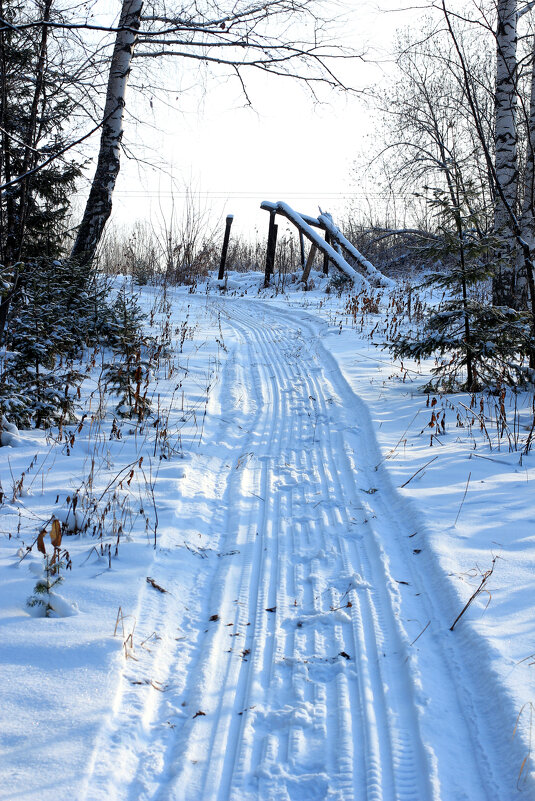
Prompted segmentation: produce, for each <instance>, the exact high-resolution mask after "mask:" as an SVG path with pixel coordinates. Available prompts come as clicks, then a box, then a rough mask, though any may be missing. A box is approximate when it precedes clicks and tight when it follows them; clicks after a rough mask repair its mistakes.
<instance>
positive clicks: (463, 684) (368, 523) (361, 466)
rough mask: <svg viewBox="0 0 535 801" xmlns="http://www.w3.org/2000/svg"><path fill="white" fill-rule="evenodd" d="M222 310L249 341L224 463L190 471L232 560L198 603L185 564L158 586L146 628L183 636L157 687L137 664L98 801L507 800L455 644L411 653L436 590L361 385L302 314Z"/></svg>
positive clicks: (168, 654)
mask: <svg viewBox="0 0 535 801" xmlns="http://www.w3.org/2000/svg"><path fill="white" fill-rule="evenodd" d="M218 305H219V308H220V311H221V315H222V318H223V319H226V325H227V326H229V327H230V328H232V329H233V330H234V332H235V333H236V335H237V337H238V340H239V343H240V344H239V346H238V347H236V348H235V349H234V350H233V352H232V353H231V354H230V356H229V358H228V361H227V365H226V368H225V371H224V377H223V385H222V389H221V396H220V402H221V420H220V428H219V430H218V432H217V436H218V439H219V443H220V445H219V447H220V450H221V452H222V454H223V455H222V456H221V458H220V459H219V461H218V460H217V459H212V460H211V462H210V465H209V466H208V467H207V468H206V469H203V466H202V463H199V464H194V465H192V466H191V467H190V468H189V469H190V475H189V476H188V481H189V486H193V487H195V488H196V493H197V494H196V495H195V504H196V505H197V508H198V507H199V503H200V500H202V498H201V497H200V496H203V497H204V506H205V508H206V509H207V510H208V513H207V514H204V515H202V514H200V513H199V531H200V534H201V535H202V534H203V533H204V532H203V530H202V526H203V525H204V526H205V527H206V532H207V533H209V534H210V535H211V536H214V535H217V536H218V537H219V541H218V549H219V556H218V558H213V559H211V560H209V559H204V560H202V559H200V560H199V573H198V576H197V578H196V582H197V583H196V593H193V592H192V593H190V596H191V597H185V598H184V597H182V596H181V588H180V587H174V586H172V585H170V584H169V582H170V581H172V559H170V562H169V564H168V566H167V568H166V570H167V573H166V581H167V586H169V588H170V589H172V590H173V593H172V594H171V593H169V594H167V595H159V594H158V593H154V592H152V591H150V590H146V591H145V596H144V598H143V599H142V601H141V602H140V609H139V622H138V627H139V629H140V630H141V631H145V632H147V634H150V633H151V632H153V631H160V632H161V631H162V630H166V631H167V632H169V631H171V630H173V631H176V630H177V621H178V619H179V617H180V620H181V621H182V622H181V625H182V629H181V632H182V633H183V637H178V638H175V637H167V638H162V640H161V644H160V646H159V647H156V648H155V649H154V651H153V652H152V654H151V657H150V658H151V660H152V662H151V665H150V669H151V671H152V673H151V674H150V676H151V678H153V679H154V680H156V681H157V682H159V684H158V685H157V687H154V686H150V685H149V686H144V687H141V688H140V686H139V682H134V683H133V682H132V680H131V676H135V665H133V666H132V667H128V668H127V674H126V675H125V677H124V686H123V689H122V691H121V694H120V695H119V696H118V698H117V703H116V706H115V709H114V712H113V715H112V717H111V718H110V720H109V721H108V723H107V725H106V727H105V729H104V731H103V732H102V737H101V741H100V742H99V744H98V746H97V748H96V749H95V753H94V755H93V761H92V764H91V766H90V774H89V776H88V783H87V787H86V792H85V799H86V801H101V799H108V801H141V799H147V800H148V799H154V801H180V800H183V801H248V800H251V801H252V799H261V801H279V800H280V801H290V800H291V801H298V800H301V801H314V800H315V799H317V801H361V800H362V801H363V800H364V799H366V800H367V801H409V799H410V800H412V801H438V799H442V801H463V800H464V801H510V799H511V798H512V794H511V790H510V787H511V785H510V784H508V781H509V778H508V777H506V776H505V774H506V773H507V770H505V769H504V765H503V764H500V762H501V757H502V758H505V754H504V752H503V749H502V751H500V748H501V747H502V746H501V744H500V742H499V740H500V732H496V731H495V730H494V728H495V727H494V728H493V722H492V717H489V716H488V714H487V712H486V711H485V710H484V709H483V707H482V704H481V699H480V697H479V696H478V695H477V694H476V690H475V689H474V688H473V687H472V684H471V681H470V680H469V678H468V676H467V673H466V668H465V667H463V665H462V664H461V662H460V661H459V654H458V652H457V651H456V650H454V646H453V644H452V641H451V640H448V639H447V636H446V635H445V634H444V632H439V633H438V634H436V633H435V634H434V633H433V627H431V629H430V631H427V632H426V633H424V634H423V635H422V638H421V641H419V643H418V648H419V647H420V646H422V651H421V652H420V651H419V652H418V653H419V654H420V655H421V657H420V658H419V661H418V664H416V657H415V652H416V647H411V645H410V643H411V640H413V639H414V636H416V635H414V636H413V632H414V631H416V632H419V631H421V630H422V629H423V628H424V626H425V623H426V622H427V620H430V619H433V620H434V619H436V617H437V615H438V614H439V611H438V608H437V609H435V604H436V603H437V601H436V599H434V598H433V597H432V596H430V595H426V579H425V577H424V576H423V572H424V570H425V569H426V568H427V562H426V561H425V559H426V556H425V554H421V556H418V555H415V554H414V551H413V541H412V540H411V539H409V537H410V535H411V533H412V532H413V531H414V528H411V525H412V526H414V523H412V524H411V521H410V520H403V519H400V515H401V514H402V508H401V507H400V508H399V509H398V508H397V505H396V504H397V499H396V496H395V493H394V492H393V491H392V490H391V489H390V488H389V486H388V485H387V483H386V482H385V479H384V477H383V474H382V473H381V472H380V471H379V472H376V471H375V470H374V468H373V461H374V460H373V458H371V457H373V456H376V453H375V452H374V453H373V454H370V453H369V452H367V449H370V451H371V450H373V443H372V435H371V433H370V432H369V431H367V430H366V421H365V420H364V421H362V420H359V418H358V412H359V408H360V406H359V405H358V404H357V402H356V398H355V396H354V395H352V393H351V392H350V390H349V388H348V387H347V385H346V384H345V381H344V379H343V378H342V376H341V374H340V373H339V371H338V369H337V368H336V365H335V363H334V361H333V360H332V359H330V357H329V355H328V354H327V353H326V351H324V350H323V348H322V346H321V344H320V343H319V341H318V340H317V338H316V337H315V336H314V335H313V333H312V327H311V326H310V325H308V324H307V322H306V319H307V318H306V315H302V316H301V317H300V316H299V315H297V314H294V313H289V312H281V311H276V310H274V309H269V311H266V309H265V307H263V306H262V305H261V304H255V303H254V302H250V301H243V302H240V301H230V302H229V301H225V300H224V299H222V300H221V301H218ZM376 461H377V459H375V462H376ZM177 504H178V507H177V517H179V518H180V515H181V514H185V513H186V511H187V508H186V507H187V499H180V498H178V499H177ZM181 504H182V506H181ZM201 506H202V504H201ZM192 508H193V507H192ZM201 518H202V519H201ZM386 554H388V556H387V555H386ZM162 564H163V563H162ZM151 569H152V568H151ZM162 569H163V567H162ZM400 580H403V583H402V585H401V586H400V584H399V583H398V582H399V581H400ZM400 593H401V594H400ZM184 603H185V604H186V605H187V607H188V610H191V617H188V616H186V617H184V611H183V610H184V606H183V604H184ZM412 615H414V618H412V617H411V616H412ZM215 616H217V617H215ZM210 617H212V618H213V619H212V620H210ZM411 620H412V623H411V622H410V621H411ZM414 620H416V622H414ZM184 621H185V622H184ZM184 638H185V640H184ZM424 642H425V645H424ZM144 669H145V670H147V667H146V666H145V668H144ZM128 671H130V672H128ZM463 671H464V672H463ZM129 678H130V681H129V680H128V679H129ZM481 680H482V682H483V684H484V679H483V678H482V679H481ZM161 688H163V692H162V691H160V690H161ZM481 697H482V698H484V697H485V687H484V686H483V687H482V688H481ZM506 734H507V735H509V736H510V733H506ZM507 787H509V790H508V789H507Z"/></svg>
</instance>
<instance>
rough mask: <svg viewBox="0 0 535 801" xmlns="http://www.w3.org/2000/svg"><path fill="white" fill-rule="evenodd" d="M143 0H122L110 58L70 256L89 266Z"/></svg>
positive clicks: (116, 152) (107, 209)
mask: <svg viewBox="0 0 535 801" xmlns="http://www.w3.org/2000/svg"><path fill="white" fill-rule="evenodd" d="M142 7H143V0H123V5H122V10H121V18H120V21H119V30H118V32H117V37H116V39H115V47H114V49H113V55H112V59H111V65H110V72H109V76H108V88H107V92H106V105H105V107H104V118H103V119H104V122H103V125H102V134H101V138H100V150H99V154H98V161H97V168H96V171H95V177H94V178H93V183H92V185H91V191H90V193H89V197H88V199H87V203H86V207H85V211H84V216H83V218H82V222H81V224H80V228H79V229H78V235H77V237H76V241H75V243H74V247H73V249H72V251H71V258H73V259H76V261H78V262H79V263H80V264H87V265H89V264H90V263H91V261H92V260H93V258H94V256H95V252H96V249H97V246H98V243H99V241H100V238H101V236H102V232H103V231H104V226H105V225H106V222H107V220H108V218H109V216H110V214H111V205H112V195H113V190H114V188H115V183H116V181H117V176H118V175H119V168H120V152H121V151H120V148H121V139H122V136H123V118H124V108H125V94H126V86H127V83H128V77H129V74H130V68H131V64H132V56H133V54H134V47H135V44H136V38H137V34H136V32H135V31H137V29H138V28H139V24H140V16H141V9H142Z"/></svg>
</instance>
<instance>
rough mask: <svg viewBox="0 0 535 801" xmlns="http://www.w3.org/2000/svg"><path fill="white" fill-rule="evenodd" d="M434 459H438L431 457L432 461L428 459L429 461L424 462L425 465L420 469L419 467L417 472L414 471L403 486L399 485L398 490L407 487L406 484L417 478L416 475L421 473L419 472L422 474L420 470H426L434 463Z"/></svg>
mask: <svg viewBox="0 0 535 801" xmlns="http://www.w3.org/2000/svg"><path fill="white" fill-rule="evenodd" d="M435 459H438V456H433V458H432V459H429V461H428V462H426V463H425V464H424V465H423V466H422V467H420V468H419V470H417V471H416V473H413V474H412V476H411V477H410V478H408V479H407V481H405V483H404V484H402V485H401V487H400V489H403V487H406V486H407V484H408V483H409V482H411V481H412V479H413V478H415V476H417V475H418V473H421V472H422V470H425V468H426V467H428V466H429V465H430V464H431V462H434V461H435Z"/></svg>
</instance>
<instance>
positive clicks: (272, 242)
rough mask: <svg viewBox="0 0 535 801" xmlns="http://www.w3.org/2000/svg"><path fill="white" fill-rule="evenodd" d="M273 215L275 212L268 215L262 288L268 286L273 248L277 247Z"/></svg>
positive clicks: (272, 263) (273, 253) (271, 268)
mask: <svg viewBox="0 0 535 801" xmlns="http://www.w3.org/2000/svg"><path fill="white" fill-rule="evenodd" d="M275 214H276V212H274V211H271V212H270V214H269V229H268V241H267V251H266V269H265V273H264V286H269V277H270V275H273V272H274V267H275V248H276V246H277V229H278V226H277V225H276V224H275Z"/></svg>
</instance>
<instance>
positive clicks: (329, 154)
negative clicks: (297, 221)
mask: <svg viewBox="0 0 535 801" xmlns="http://www.w3.org/2000/svg"><path fill="white" fill-rule="evenodd" d="M325 5H326V7H327V9H328V8H329V5H330V3H329V2H326V4H325ZM339 5H340V4H339V3H334V2H333V3H332V6H333V9H335V8H338V9H339ZM345 5H346V8H347V23H345V24H344V26H343V27H342V28H340V36H341V38H340V40H339V42H340V43H343V44H346V45H349V46H352V47H353V48H354V49H355V50H358V51H361V52H364V51H365V50H367V51H368V55H367V58H368V59H369V62H368V63H363V62H362V61H361V60H360V59H355V60H352V61H351V62H345V63H344V65H343V68H344V74H343V77H344V80H345V81H346V82H348V83H350V84H351V85H353V86H358V87H365V86H367V85H370V84H371V83H381V82H382V81H384V80H385V76H386V74H387V73H388V69H389V65H388V63H387V57H388V54H389V52H390V45H391V40H392V36H393V34H394V32H395V30H396V29H397V28H399V27H403V26H405V25H407V24H408V23H409V22H410V21H411V19H412V20H414V17H415V14H417V13H418V12H415V11H414V10H411V11H400V12H396V11H395V9H397V8H399V3H398V2H395V0H379V2H378V3H375V2H372V0H369V1H368V2H366V1H364V2H358V0H356V3H355V4H351V3H350V2H349V0H345ZM355 5H358V8H355ZM352 6H353V7H352ZM375 60H380V61H382V62H384V63H382V64H381V65H380V66H378V65H377V64H376V63H374V61H375ZM176 70H177V73H176V81H177V85H178V84H182V85H184V84H185V83H186V82H187V81H190V82H192V81H194V78H193V76H192V75H191V73H188V72H186V73H185V72H184V65H183V64H180V63H178V64H177V67H176ZM180 70H181V71H182V72H179V71H180ZM166 77H168V76H166ZM171 77H173V76H171ZM136 80H137V77H136V75H135V74H133V78H132V84H134V83H135V82H136ZM248 88H249V90H250V96H251V100H252V102H253V106H254V108H253V109H251V108H246V107H244V97H243V95H242V94H241V93H240V90H239V87H238V84H237V82H236V81H224V82H221V81H220V82H217V81H210V82H209V83H208V84H207V86H206V87H205V88H204V89H201V90H197V89H195V88H193V89H192V90H191V91H189V92H187V93H186V94H177V95H176V96H172V97H171V98H170V104H172V105H173V106H175V108H165V107H164V106H163V105H161V104H160V103H159V102H158V101H157V100H154V102H153V104H152V107H151V106H150V105H149V102H148V100H142V101H140V100H139V99H138V98H136V93H135V91H130V93H129V96H128V97H127V107H129V108H130V109H132V110H133V112H134V113H135V114H136V115H137V116H138V117H140V118H141V120H142V122H138V121H136V120H132V119H127V123H126V130H125V140H124V141H125V143H126V144H127V145H129V146H132V147H133V149H134V152H135V153H136V154H137V155H140V154H141V155H142V156H143V157H144V159H146V161H148V162H151V163H152V164H154V165H156V164H159V165H160V167H159V168H157V167H155V166H153V167H151V166H149V165H147V164H142V165H140V164H138V163H136V162H135V161H134V160H130V161H128V160H127V159H123V162H122V166H121V174H120V177H119V181H118V184H117V188H116V191H115V194H114V212H113V219H114V221H115V222H116V223H117V224H119V225H123V224H125V225H129V224H130V223H132V222H134V221H135V220H136V219H150V220H151V221H152V222H153V223H155V224H156V225H158V224H159V223H161V221H162V219H163V218H164V217H165V218H166V219H168V218H169V215H170V212H171V208H172V207H173V205H174V208H175V210H176V212H177V216H178V217H180V214H181V204H182V203H183V198H184V193H185V192H186V191H189V192H191V193H192V195H193V197H194V198H195V204H196V205H197V207H198V209H199V210H200V211H204V212H205V213H206V214H207V216H210V218H211V219H212V220H213V221H214V222H215V223H216V224H217V223H218V221H219V227H220V228H222V227H223V225H224V222H223V218H224V216H225V215H226V214H229V213H232V214H234V227H233V233H234V234H243V235H244V236H247V237H254V231H255V228H259V229H260V232H261V236H262V237H263V236H264V234H265V232H264V228H267V224H268V215H267V214H266V212H262V211H261V210H260V209H259V205H260V202H261V200H285V201H286V202H288V203H290V204H291V205H293V206H294V207H295V208H297V209H298V210H300V211H304V212H308V213H311V214H315V213H316V212H317V209H318V205H321V207H322V209H323V210H324V211H331V212H332V213H333V214H335V215H336V214H337V212H342V211H343V210H344V209H345V208H346V207H347V205H348V197H351V196H352V197H355V196H357V202H358V200H359V199H360V198H359V197H358V196H359V195H362V194H363V188H362V187H359V186H357V185H356V181H355V178H354V176H353V175H352V170H353V164H354V162H355V159H356V158H357V156H358V154H359V153H360V152H362V151H366V150H371V148H372V147H373V144H374V139H375V137H374V133H373V124H372V122H371V121H370V119H369V114H368V112H367V110H366V107H365V104H364V103H363V102H362V101H361V100H360V99H358V98H355V97H348V96H344V95H340V94H338V93H334V92H323V97H322V99H324V100H325V102H324V103H322V104H321V105H319V106H318V105H316V106H315V105H314V104H313V102H312V100H311V98H310V97H309V95H308V94H307V92H306V90H305V89H304V88H303V87H302V86H299V85H298V84H296V83H293V82H292V81H290V80H288V79H275V78H270V77H269V76H265V75H263V74H258V73H257V74H256V75H254V74H252V73H251V74H250V81H249V87H248ZM147 123H148V124H149V125H148V126H147ZM354 202H355V201H354ZM335 219H336V218H335Z"/></svg>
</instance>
